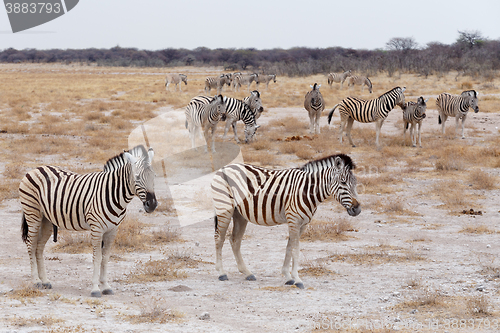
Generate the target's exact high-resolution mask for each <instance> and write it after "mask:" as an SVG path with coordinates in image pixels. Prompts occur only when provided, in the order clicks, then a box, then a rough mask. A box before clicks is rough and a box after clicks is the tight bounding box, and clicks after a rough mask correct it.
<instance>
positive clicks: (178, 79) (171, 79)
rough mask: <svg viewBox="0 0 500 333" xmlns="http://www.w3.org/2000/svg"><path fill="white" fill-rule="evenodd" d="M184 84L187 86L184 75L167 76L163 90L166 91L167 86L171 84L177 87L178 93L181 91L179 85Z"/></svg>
mask: <svg viewBox="0 0 500 333" xmlns="http://www.w3.org/2000/svg"><path fill="white" fill-rule="evenodd" d="M182 82H184V84H185V85H187V84H188V80H187V76H186V75H184V74H168V75H167V78H166V79H165V89H166V90H167V91H168V86H169V85H170V84H171V83H173V84H175V85H176V86H179V91H182V89H181V83H182Z"/></svg>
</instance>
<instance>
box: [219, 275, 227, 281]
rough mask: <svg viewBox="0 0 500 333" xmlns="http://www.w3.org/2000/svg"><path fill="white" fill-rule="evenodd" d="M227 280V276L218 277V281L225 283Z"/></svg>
mask: <svg viewBox="0 0 500 333" xmlns="http://www.w3.org/2000/svg"><path fill="white" fill-rule="evenodd" d="M227 280H228V278H227V274H224V275H221V276H219V281H227Z"/></svg>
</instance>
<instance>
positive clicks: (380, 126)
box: [375, 119, 411, 147]
mask: <svg viewBox="0 0 500 333" xmlns="http://www.w3.org/2000/svg"><path fill="white" fill-rule="evenodd" d="M384 120H385V119H377V120H376V123H375V126H376V132H377V134H376V137H375V144H376V145H377V147H379V146H380V145H379V140H378V139H379V137H380V129H381V128H382V124H383V123H384ZM410 131H411V129H410ZM410 136H411V133H410Z"/></svg>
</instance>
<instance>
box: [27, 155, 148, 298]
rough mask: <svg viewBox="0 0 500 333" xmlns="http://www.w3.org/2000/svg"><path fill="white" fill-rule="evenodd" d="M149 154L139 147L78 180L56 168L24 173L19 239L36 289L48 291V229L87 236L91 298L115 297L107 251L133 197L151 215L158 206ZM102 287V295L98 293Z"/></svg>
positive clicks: (49, 232) (37, 169)
mask: <svg viewBox="0 0 500 333" xmlns="http://www.w3.org/2000/svg"><path fill="white" fill-rule="evenodd" d="M153 156H154V153H153V150H152V149H150V150H149V151H146V149H145V148H144V147H143V146H137V147H135V148H133V149H131V150H130V151H128V152H124V153H121V154H120V155H118V156H115V157H113V158H111V159H110V160H108V161H107V162H106V165H105V166H104V171H102V172H93V173H88V174H83V175H80V174H77V173H73V172H71V171H65V170H62V169H60V168H58V167H55V166H42V167H38V168H36V169H34V170H32V171H30V172H28V173H27V174H26V175H25V176H24V178H23V179H22V180H21V183H20V185H19V199H20V201H21V206H22V210H23V215H22V224H21V231H22V239H23V241H24V242H25V243H26V245H27V246H28V254H29V257H30V264H31V278H32V281H33V284H34V285H35V286H36V287H38V288H47V289H51V288H52V284H51V283H50V281H49V279H48V278H47V273H46V271H45V264H44V260H43V250H44V248H45V244H46V243H47V240H48V239H49V237H50V235H51V233H52V229H53V228H54V230H57V228H62V229H67V230H74V231H83V230H90V235H91V239H92V247H93V262H94V273H93V276H92V292H91V294H90V295H91V296H92V297H101V294H104V295H110V294H113V290H112V289H111V287H110V286H109V284H108V282H107V267H108V261H109V256H110V254H111V253H110V250H111V245H112V243H113V240H114V238H115V236H116V232H117V230H118V226H119V225H120V223H121V222H122V221H123V219H124V218H125V214H126V212H127V211H126V209H127V204H128V203H129V202H130V201H131V200H132V198H133V197H134V196H137V197H139V199H140V200H141V201H142V203H143V206H144V210H145V211H146V212H147V213H151V212H152V211H154V210H155V208H156V206H157V202H156V197H155V192H154V176H155V174H154V171H153V169H152V167H151V162H152V160H153ZM99 283H101V286H102V292H101V289H100V288H99Z"/></svg>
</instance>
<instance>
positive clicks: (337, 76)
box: [328, 70, 351, 89]
mask: <svg viewBox="0 0 500 333" xmlns="http://www.w3.org/2000/svg"><path fill="white" fill-rule="evenodd" d="M349 76H351V70H348V71H345V72H344V73H330V74H328V85H329V86H330V89H331V88H332V84H333V82H337V83H340V89H342V88H343V87H344V81H345V80H346V79H347V78H348V77H349Z"/></svg>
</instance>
